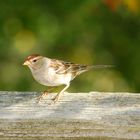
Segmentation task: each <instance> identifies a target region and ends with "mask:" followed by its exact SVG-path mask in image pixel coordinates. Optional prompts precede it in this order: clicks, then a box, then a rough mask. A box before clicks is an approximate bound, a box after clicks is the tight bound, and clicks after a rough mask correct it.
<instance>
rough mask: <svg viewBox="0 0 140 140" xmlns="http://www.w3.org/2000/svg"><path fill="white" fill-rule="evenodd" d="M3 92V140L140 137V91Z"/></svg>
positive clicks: (0, 112)
mask: <svg viewBox="0 0 140 140" xmlns="http://www.w3.org/2000/svg"><path fill="white" fill-rule="evenodd" d="M39 95H40V93H37V92H6V91H1V92H0V139H4V140H9V139H10V140H11V139H31V140H32V139H57V140H59V139H69V140H70V139H72V140H74V139H80V140H82V139H92V138H94V139H100V140H101V139H103V140H114V139H140V94H134V93H104V92H90V93H64V95H62V97H61V98H60V100H59V101H58V102H57V103H56V104H50V103H51V101H52V100H51V98H53V96H54V95H55V94H54V93H51V94H49V95H48V96H46V97H44V99H42V101H41V102H40V103H38V97H39Z"/></svg>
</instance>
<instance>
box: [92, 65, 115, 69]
mask: <svg viewBox="0 0 140 140" xmlns="http://www.w3.org/2000/svg"><path fill="white" fill-rule="evenodd" d="M114 67H115V65H92V66H91V68H93V69H100V68H114Z"/></svg>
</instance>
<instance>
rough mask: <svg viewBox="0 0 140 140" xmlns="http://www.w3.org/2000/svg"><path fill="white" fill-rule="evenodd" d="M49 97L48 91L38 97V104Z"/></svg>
mask: <svg viewBox="0 0 140 140" xmlns="http://www.w3.org/2000/svg"><path fill="white" fill-rule="evenodd" d="M47 95H48V92H46V91H45V92H43V94H42V95H40V96H39V97H38V103H40V102H41V101H42V99H43V98H44V97H45V96H47Z"/></svg>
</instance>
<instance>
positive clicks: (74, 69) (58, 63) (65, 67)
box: [50, 59, 90, 75]
mask: <svg viewBox="0 0 140 140" xmlns="http://www.w3.org/2000/svg"><path fill="white" fill-rule="evenodd" d="M50 67H52V68H53V69H54V70H55V71H56V73H57V74H67V73H72V74H74V75H79V74H80V73H82V72H84V71H87V70H88V69H89V67H90V66H88V65H82V64H74V63H71V62H65V61H62V60H56V59H53V60H52V61H51V65H50Z"/></svg>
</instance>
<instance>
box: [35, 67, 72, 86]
mask: <svg viewBox="0 0 140 140" xmlns="http://www.w3.org/2000/svg"><path fill="white" fill-rule="evenodd" d="M33 77H34V79H35V80H36V81H37V82H39V83H40V84H42V85H45V86H59V85H63V84H64V85H67V84H69V82H70V81H71V79H72V78H71V77H72V75H71V74H70V73H67V74H57V73H56V72H55V70H54V69H52V68H48V69H45V70H42V69H40V70H37V71H33Z"/></svg>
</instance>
